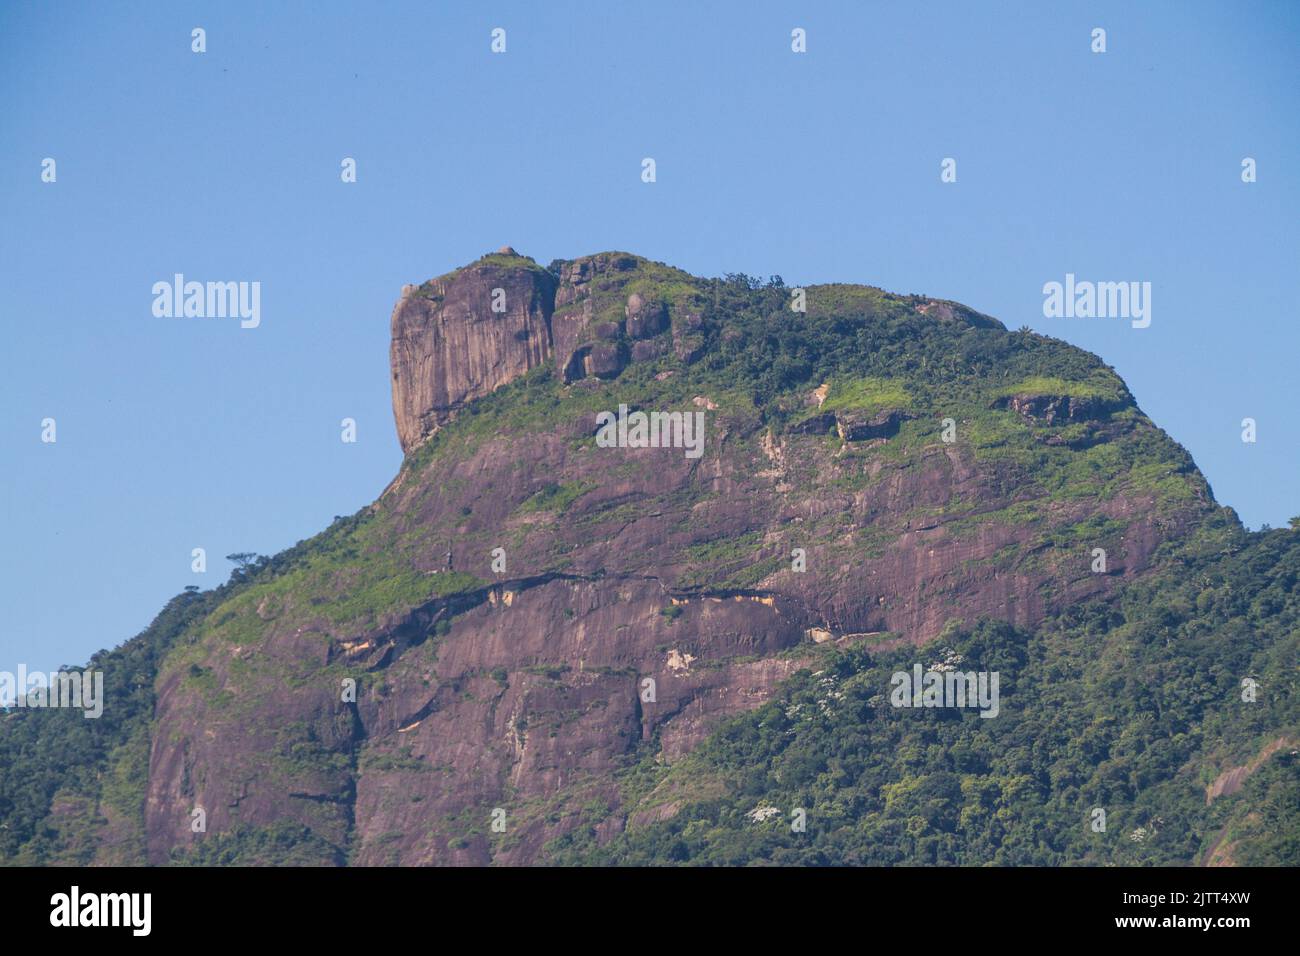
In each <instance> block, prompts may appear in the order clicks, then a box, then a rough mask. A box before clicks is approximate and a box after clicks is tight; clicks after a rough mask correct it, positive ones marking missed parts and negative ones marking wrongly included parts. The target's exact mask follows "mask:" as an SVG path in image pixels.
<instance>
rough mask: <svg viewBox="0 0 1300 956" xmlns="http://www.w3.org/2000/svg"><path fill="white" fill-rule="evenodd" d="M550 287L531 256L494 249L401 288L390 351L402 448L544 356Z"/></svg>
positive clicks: (546, 352)
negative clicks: (463, 265) (483, 257)
mask: <svg viewBox="0 0 1300 956" xmlns="http://www.w3.org/2000/svg"><path fill="white" fill-rule="evenodd" d="M500 259H504V260H506V261H505V263H504V264H503V263H501V262H499V261H497V260H500ZM511 259H516V260H518V264H517V265H516V264H514V263H512V262H510V261H509V260H511ZM555 285H556V280H555V277H554V276H553V275H551V274H550V273H549V272H547V271H546V270H545V269H542V268H539V267H537V266H536V265H535V264H534V263H533V262H532V260H531V259H522V258H521V257H518V256H511V255H502V254H498V255H497V256H496V257H488V259H487V260H485V261H483V262H481V263H478V264H475V265H473V266H468V267H466V268H464V269H460V270H458V271H456V272H454V273H452V274H450V275H448V276H443V277H442V278H439V279H433V280H431V281H429V282H426V283H425V284H424V285H422V286H419V287H418V288H413V287H411V286H407V287H406V289H405V290H403V295H402V298H401V299H400V300H399V301H398V303H397V305H396V307H395V308H394V309H393V318H392V336H393V338H392V346H391V350H390V352H391V362H392V380H393V415H394V417H395V418H396V420H397V434H398V438H399V439H400V441H401V443H402V450H403V451H407V452H409V451H410V450H411V449H412V448H414V447H415V446H416V445H418V444H419V443H420V442H421V441H423V440H424V439H425V438H426V437H428V436H429V435H430V434H431V433H432V432H433V431H434V430H435V429H436V428H437V427H438V426H439V425H441V424H443V423H444V422H446V421H447V420H448V419H449V418H450V417H451V415H452V414H453V413H454V412H455V411H456V410H457V409H459V408H462V407H463V406H464V405H465V404H466V403H468V402H470V401H473V400H474V399H476V398H481V397H483V396H484V395H488V394H490V393H491V392H493V391H495V390H496V389H497V388H499V387H501V386H502V385H504V384H506V383H507V382H510V381H513V380H514V379H516V378H518V377H519V376H520V375H523V374H525V373H526V372H527V371H528V370H529V369H532V368H535V367H536V366H538V365H541V364H542V363H543V362H545V361H547V360H548V359H549V358H550V356H551V347H552V346H551V324H550V322H551V310H552V309H553V308H554V303H555ZM407 290H409V291H407Z"/></svg>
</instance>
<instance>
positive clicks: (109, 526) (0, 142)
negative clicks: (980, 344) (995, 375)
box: [0, 2, 1300, 670]
mask: <svg viewBox="0 0 1300 956" xmlns="http://www.w3.org/2000/svg"><path fill="white" fill-rule="evenodd" d="M679 10H680V11H681V12H680V13H679V12H677V11H679ZM195 26H202V27H204V28H205V29H206V30H207V45H208V51H207V53H205V54H203V55H197V54H194V53H191V52H190V31H191V29H192V28H193V27H195ZM498 26H499V27H503V28H505V30H506V31H507V52H506V53H505V54H503V55H493V54H492V53H491V52H490V50H489V44H490V37H489V34H490V31H491V30H492V29H493V28H494V27H498ZM796 26H799V27H804V28H805V29H806V30H807V36H808V52H807V53H806V54H805V55H796V54H793V53H792V52H791V51H790V31H791V29H792V28H793V27H796ZM1096 26H1101V27H1104V28H1105V29H1106V30H1107V31H1108V48H1109V49H1108V52H1106V53H1105V54H1102V55H1096V54H1093V53H1091V52H1090V50H1089V45H1090V36H1089V35H1090V32H1091V30H1092V28H1093V27H1096ZM1298 40H1300V4H1295V3H1282V2H1275V3H1222V4H1216V5H1211V4H1204V3H1186V2H1178V3H1141V4H1131V3H1123V4H1120V3H1116V4H1105V3H1089V4H1057V3H1051V4H1043V3H1024V4H1006V3H998V4H993V3H988V4H983V3H974V2H960V3H925V2H916V3H890V4H875V3H856V2H854V3H843V4H831V3H818V4H795V3H784V4H777V3H761V4H755V3H749V2H746V3H734V4H695V3H690V4H687V3H652V4H631V3H627V4H624V3H619V4H611V3H589V4H580V5H579V4H574V5H570V4H564V3H547V4H512V3H463V4H454V3H453V4H447V3H438V4H435V3H418V4H417V3H412V4H406V3H353V4H342V3H312V4H307V3H302V4H296V3H275V4H267V5H262V4H257V5H254V4H251V3H211V4H186V3H144V4H100V3H94V4H92V3H14V2H5V3H3V5H0V321H3V328H4V336H3V340H2V341H3V346H2V349H3V351H2V354H3V363H2V366H0V401H2V404H0V410H2V411H0V429H3V431H2V433H0V465H2V467H0V474H2V475H3V479H2V481H3V487H2V491H3V502H2V503H3V512H2V513H0V536H2V537H3V541H4V545H5V547H4V555H5V556H4V567H3V574H0V669H3V670H14V669H15V668H16V665H17V664H18V663H20V662H21V663H25V664H27V665H28V666H29V667H30V668H49V667H53V666H56V665H58V664H60V663H78V662H83V661H84V660H85V659H86V657H87V656H88V655H89V654H90V653H91V652H93V651H94V650H96V649H98V648H101V647H108V646H113V645H116V644H118V643H120V642H121V641H122V640H124V639H126V638H128V637H130V636H131V635H133V634H135V633H136V632H137V631H139V630H140V629H141V628H142V627H143V626H144V625H146V624H147V623H148V622H149V620H150V619H151V618H152V616H153V615H154V614H155V613H156V612H157V610H158V609H159V608H160V607H161V605H162V603H163V602H164V601H165V600H166V599H167V598H168V597H170V596H171V595H173V594H175V593H177V592H178V591H180V590H181V589H182V588H183V587H185V586H186V585H188V584H199V585H200V586H202V587H205V588H207V587H211V586H214V585H216V584H218V583H220V581H222V580H224V579H225V577H226V576H227V574H228V571H229V565H228V563H227V562H225V561H224V560H223V557H222V556H223V555H225V554H227V553H229V552H232V551H236V550H248V551H257V552H261V553H268V554H269V553H274V552H276V551H279V550H281V549H282V548H284V547H287V546H289V545H291V544H293V543H294V542H295V541H297V540H299V539H301V538H304V537H307V536H309V535H311V534H313V533H315V532H317V531H319V530H320V529H322V528H324V527H325V526H326V525H327V524H328V523H329V522H330V520H331V519H332V518H333V516H334V515H336V514H350V513H352V512H353V511H355V510H357V509H358V508H359V507H361V506H363V505H365V504H367V503H368V502H370V501H372V500H373V499H374V498H375V497H376V496H377V495H378V493H379V492H380V491H381V490H382V488H383V487H384V485H385V484H386V483H387V482H388V480H389V479H390V478H391V477H392V476H393V475H394V473H395V472H396V469H397V467H398V464H399V462H400V457H401V455H400V451H399V448H398V445H397V440H396V437H395V434H394V428H393V423H392V412H391V406H390V400H389V376H388V333H389V326H388V323H389V315H390V311H391V309H392V306H393V303H394V301H395V300H396V298H397V296H398V294H399V291H400V289H401V287H402V285H403V283H407V282H419V281H423V280H424V279H426V278H429V277H431V276H434V275H437V274H439V273H442V272H445V271H447V270H449V269H451V268H454V267H455V266H457V265H461V264H463V263H465V262H468V261H470V260H472V259H474V258H476V257H477V256H479V255H480V254H482V253H484V252H487V251H490V250H493V249H495V248H497V247H498V246H500V245H502V244H505V243H509V244H511V245H513V246H514V247H515V248H516V249H518V250H519V251H520V252H523V253H525V254H527V255H531V256H533V257H534V258H535V259H537V260H538V261H539V262H541V263H543V264H545V263H547V262H549V261H550V260H551V259H553V258H571V257H575V256H578V255H582V254H586V253H591V252H595V251H600V250H605V249H625V250H629V251H632V252H636V253H639V254H641V255H645V256H648V257H650V258H653V259H660V260H664V261H667V262H670V263H672V264H674V265H677V266H680V267H682V268H684V269H686V270H688V271H690V272H693V273H696V274H703V275H719V274H722V273H725V272H747V273H750V274H755V275H762V276H767V275H770V274H774V273H776V274H780V275H781V276H783V277H784V278H785V280H786V281H787V283H790V284H811V283H816V282H826V281H851V282H863V283H869V284H874V285H879V286H882V287H884V288H887V289H891V290H894V291H898V292H903V293H907V292H923V293H927V294H930V295H933V296H937V297H943V298H951V299H956V300H959V301H961V302H964V303H967V304H969V305H971V306H973V307H974V308H977V309H979V310H981V311H983V312H986V313H989V314H991V315H994V316H997V317H998V318H1000V319H1001V320H1002V321H1003V322H1005V323H1006V324H1007V325H1008V326H1010V327H1012V328H1015V327H1018V326H1020V325H1022V324H1027V325H1030V326H1032V327H1033V328H1035V329H1037V330H1039V331H1041V332H1044V333H1047V334H1050V335H1055V336H1059V337H1061V338H1064V339H1067V340H1068V341H1070V342H1073V343H1075V344H1077V345H1080V346H1082V347H1084V348H1086V349H1089V350H1091V351H1094V352H1096V353H1098V354H1099V355H1101V356H1102V357H1103V358H1104V359H1105V360H1106V361H1107V362H1109V363H1110V364H1112V365H1113V366H1115V368H1116V369H1117V370H1118V371H1119V373H1120V374H1121V375H1122V376H1123V377H1124V378H1125V379H1126V380H1127V382H1128V383H1129V386H1130V388H1131V389H1132V390H1133V392H1134V394H1135V395H1136V396H1137V399H1138V401H1139V403H1140V404H1141V405H1142V407H1143V408H1144V409H1145V410H1146V411H1147V412H1148V413H1149V414H1150V415H1151V416H1152V417H1153V418H1154V419H1155V420H1156V421H1157V422H1158V423H1159V424H1161V425H1162V426H1163V427H1164V428H1166V429H1167V430H1168V431H1169V432H1170V433H1171V434H1172V435H1173V436H1174V438H1176V439H1177V440H1178V441H1180V442H1182V443H1183V444H1184V445H1185V446H1186V447H1187V448H1188V449H1189V450H1190V451H1191V452H1192V454H1193V455H1194V456H1195V458H1196V461H1197V462H1198V463H1199V464H1200V466H1201V468H1202V469H1203V470H1204V472H1205V473H1206V475H1207V476H1208V477H1209V480H1210V482H1211V484H1212V486H1213V488H1214V491H1215V494H1216V496H1217V498H1218V499H1219V500H1220V501H1221V502H1223V503H1225V504H1229V505H1231V506H1233V507H1234V508H1236V509H1237V511H1238V512H1239V513H1240V514H1241V516H1242V518H1243V519H1244V520H1245V521H1246V522H1247V523H1248V524H1249V525H1251V526H1252V527H1258V526H1259V525H1260V524H1261V523H1264V522H1268V523H1271V524H1273V525H1274V526H1277V525H1281V524H1285V522H1286V519H1287V518H1288V517H1290V516H1291V515H1293V514H1297V513H1300V482H1297V466H1298V465H1300V453H1298V450H1300V423H1298V412H1297V398H1298V397H1300V389H1298V388H1297V369H1296V364H1297V355H1298V354H1300V333H1298V332H1297V306H1296V301H1297V288H1296V287H1297V280H1298V279H1300V186H1298V185H1297V163H1298V162H1300V148H1298V147H1300V142H1298V138H1300V123H1298V122H1297V120H1298V119H1300V71H1298V70H1297V53H1296V51H1297V46H1298V43H1297V41H1298ZM345 156H351V157H355V158H356V160H357V162H358V173H359V182H357V183H356V184H355V185H345V184H343V183H341V182H340V179H339V163H340V161H341V160H342V158H343V157H345ZM645 156H652V157H654V158H655V159H656V161H657V163H658V182H657V183H655V184H653V185H645V184H643V183H642V182H641V181H640V163H641V159H642V157H645ZM1246 156H1251V157H1254V158H1255V159H1256V160H1257V162H1258V177H1259V181H1258V182H1257V183H1255V184H1253V185H1245V184H1243V183H1242V182H1241V179H1240V163H1241V160H1242V158H1243V157H1246ZM45 157H53V158H54V159H56V161H57V164H58V165H57V174H58V181H57V182H56V183H54V184H44V183H42V182H41V180H40V171H41V169H40V166H41V161H42V159H44V158H45ZM944 157H954V158H956V160H957V162H958V181H957V183H955V184H942V183H940V181H939V164H940V161H941V160H942V159H943V158H944ZM175 272H183V273H185V274H186V275H187V276H189V277H191V278H197V279H201V280H207V279H214V280H216V279H220V280H247V281H252V280H257V281H260V282H261V283H262V324H261V327H260V328H258V329H255V330H242V329H240V328H238V325H237V323H236V322H233V321H221V320H211V321H209V320H200V319H189V320H185V319H160V318H154V317H153V315H152V313H151V304H152V294H151V291H150V290H151V286H152V284H153V283H154V282H156V281H159V280H166V279H169V278H170V277H171V276H172V274H173V273H175ZM1067 272H1073V273H1075V274H1076V275H1078V276H1079V277H1080V278H1093V279H1098V280H1128V279H1134V280H1146V281H1150V282H1152V284H1153V302H1152V306H1153V321H1152V324H1151V327H1150V328H1148V329H1145V330H1134V329H1132V328H1130V326H1129V325H1128V323H1127V322H1121V321H1103V320H1091V321H1088V320H1066V319H1045V318H1044V317H1043V315H1042V301H1043V295H1042V291H1041V290H1042V286H1043V283H1045V282H1047V281H1050V280H1054V279H1055V280H1058V281H1059V280H1062V279H1063V278H1064V275H1065V274H1066V273H1067ZM1246 416H1250V417H1254V418H1256V419H1257V420H1258V423H1259V441H1258V443H1257V444H1255V445H1246V444H1243V443H1242V441H1241V440H1240V428H1239V423H1240V421H1241V419H1242V418H1243V417H1246ZM46 417H53V418H55V419H56V420H57V422H58V441H57V444H55V445H47V444H42V443H41V441H40V422H41V420H42V419H43V418H46ZM344 417H352V418H355V419H356V420H357V422H358V427H359V441H358V443H357V444H355V445H347V444H344V443H342V442H341V441H340V440H339V421H340V419H342V418H344ZM194 547H205V548H206V549H207V552H208V557H209V570H208V573H207V574H206V575H203V576H198V575H194V574H192V573H191V572H190V551H191V549H192V548H194Z"/></svg>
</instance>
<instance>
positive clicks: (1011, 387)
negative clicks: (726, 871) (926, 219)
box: [0, 248, 1300, 865]
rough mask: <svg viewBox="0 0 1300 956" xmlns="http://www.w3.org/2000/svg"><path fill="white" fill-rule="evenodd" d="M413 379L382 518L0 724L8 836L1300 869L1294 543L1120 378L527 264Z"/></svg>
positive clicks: (220, 847)
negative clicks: (1147, 411)
mask: <svg viewBox="0 0 1300 956" xmlns="http://www.w3.org/2000/svg"><path fill="white" fill-rule="evenodd" d="M391 360H392V383H391V384H392V392H393V409H394V416H395V419H396V425H397V432H398V436H399V439H400V441H401V444H402V448H403V451H404V452H405V460H404V462H403V465H402V467H401V470H400V472H399V474H398V475H397V476H396V477H395V478H394V479H393V481H392V483H391V484H390V485H389V486H388V487H387V488H386V489H385V490H384V492H383V493H382V494H381V495H380V496H379V498H378V500H377V501H375V502H374V504H372V505H370V506H369V507H366V508H364V509H362V510H361V511H360V512H358V513H357V514H355V515H352V516H350V517H347V518H340V519H336V520H335V521H334V523H333V524H332V525H331V526H330V527H329V528H327V529H326V530H325V531H323V532H322V533H321V534H319V535H317V536H316V537H314V538H312V539H310V540H307V541H304V542H301V543H299V544H298V545H296V546H295V547H293V548H290V549H289V550H287V551H285V552H282V553H281V554H279V555H276V556H275V557H273V558H262V559H259V560H258V561H256V562H254V563H253V564H251V565H249V566H247V567H244V568H240V569H239V570H237V571H236V572H235V573H234V574H233V575H232V577H231V579H230V581H229V582H227V583H226V584H225V585H223V586H221V587H219V588H217V589H215V590H212V591H208V592H201V593H200V592H197V591H193V590H188V591H187V592H185V593H183V594H181V595H178V596H177V597H176V598H174V599H173V600H172V601H171V602H170V603H169V604H168V605H167V607H166V608H164V610H163V611H162V613H161V614H160V615H159V616H158V618H157V619H156V620H155V621H154V622H153V623H152V624H151V625H150V627H149V628H148V629H146V630H145V631H144V632H143V633H142V634H141V635H139V636H138V637H136V638H134V639H132V640H130V641H127V642H126V643H125V644H123V645H122V646H121V647H119V648H117V649H115V650H112V651H104V652H100V653H99V654H97V655H95V656H94V657H93V658H92V659H91V661H90V664H89V666H90V667H93V668H97V669H102V670H103V671H104V672H105V674H106V687H107V697H108V700H107V703H106V705H105V709H104V715H103V717H102V718H100V719H99V720H85V719H83V718H82V717H81V715H80V714H79V713H73V712H69V711H58V710H34V709H24V710H13V711H10V712H9V713H8V714H6V715H5V716H4V717H3V718H2V719H0V822H2V823H3V826H0V854H2V855H3V859H5V860H6V861H9V862H20V863H114V862H118V863H121V862H128V863H138V862H149V863H153V864H163V863H169V862H170V863H191V864H217V863H240V864H248V863H319V864H345V863H351V864H358V865H384V864H403V865H426V864H487V863H494V864H536V863H646V864H662V863H679V862H697V863H762V862H775V863H884V864H908V863H1009V864H1053V865H1055V864H1062V863H1112V862H1122V863H1154V864H1186V863H1193V862H1214V863H1233V862H1266V863H1290V864H1294V863H1296V862H1300V846H1298V844H1297V841H1300V827H1298V826H1297V812H1296V807H1297V806H1300V800H1297V797H1298V796H1300V778H1298V776H1297V775H1298V774H1300V769H1298V765H1297V759H1296V757H1297V747H1300V715H1298V714H1297V708H1296V700H1297V696H1296V670H1295V662H1296V660H1297V651H1298V650H1300V647H1297V642H1298V641H1300V628H1298V627H1297V610H1300V596H1298V595H1297V575H1298V574H1300V534H1298V533H1296V532H1295V531H1289V530H1280V531H1265V532H1259V533H1249V532H1247V531H1245V530H1244V529H1243V528H1242V527H1241V524H1240V522H1239V521H1238V520H1237V517H1236V515H1235V514H1234V513H1233V512H1232V511H1231V510H1230V509H1228V508H1224V507H1221V506H1219V505H1217V504H1216V503H1215V501H1214V499H1213V496H1212V494H1211V491H1210V488H1209V486H1208V484H1207V483H1206V481H1205V479H1204V477H1203V476H1202V475H1201V474H1200V472H1199V471H1198V470H1197V468H1196V466H1195V464H1194V463H1193V461H1192V460H1191V458H1190V456H1189V455H1188V454H1187V453H1186V452H1185V451H1184V450H1183V449H1182V448H1181V447H1179V446H1178V445H1177V444H1176V443H1175V442H1174V441H1172V440H1171V439H1170V438H1169V436H1167V435H1166V434H1165V433H1164V432H1162V431H1161V430H1160V429H1159V428H1158V427H1156V426H1155V425H1154V424H1153V423H1152V422H1151V421H1150V420H1149V419H1148V418H1147V416H1146V415H1144V414H1143V413H1142V412H1141V410H1140V409H1139V408H1138V407H1137V405H1136V404H1135V402H1134V399H1133V396H1132V395H1131V394H1130V393H1129V391H1128V389H1127V388H1126V387H1125V385H1124V383H1123V382H1122V381H1121V380H1120V379H1119V377H1118V376H1117V375H1116V374H1115V373H1114V371H1113V370H1112V369H1110V368H1109V367H1107V366H1106V365H1105V364H1104V363H1103V362H1102V361H1101V360H1099V359H1098V358H1097V357H1095V356H1093V355H1090V354H1088V353H1086V352H1083V351H1081V350H1079V349H1076V348H1074V347H1072V346H1069V345H1067V344H1065V343H1063V342H1060V341H1057V340H1054V339H1051V338H1048V337H1045V336H1041V335H1038V334H1035V333H1033V332H1031V331H1028V330H1021V331H1018V332H1011V331H1008V330H1007V329H1006V328H1005V327H1004V326H1003V325H1002V324H1001V323H999V322H998V321H996V320H995V319H992V318H990V317H988V316H985V315H981V314H980V313H978V312H975V311H973V310H971V309H969V308H967V307H965V306H962V305H960V304H957V303H955V302H948V301H940V300H935V299H931V298H928V297H925V296H920V295H896V294H892V293H889V292H885V291H882V290H880V289H876V288H871V287H866V286H859V285H841V284H834V285H822V286H809V287H807V288H802V289H791V288H787V287H785V285H784V283H783V282H782V281H781V280H780V279H779V278H778V277H773V278H772V279H771V280H769V281H767V282H760V281H758V280H755V279H751V278H749V277H747V276H744V275H731V276H727V277H725V278H722V279H702V278H698V277H694V276H691V275H688V274H686V273H684V272H682V271H680V270H677V269H674V268H672V267H669V266H666V265H663V264H661V263H656V262H650V261H648V260H645V259H643V258H640V257H637V256H634V255H630V254H627V253H621V252H610V253H601V254H598V255H593V256H587V257H584V258H580V259H575V260H565V261H557V262H553V263H551V264H550V266H549V267H546V268H543V267H541V266H540V265H538V264H537V263H536V262H534V261H533V260H532V259H529V258H527V257H524V256H520V255H518V254H517V253H515V252H514V251H513V250H511V249H509V248H505V249H502V250H500V251H499V252H497V253H494V254H491V255H487V256H484V257H483V258H481V259H479V260H478V261H476V262H474V263H472V264H470V265H468V266H465V267H463V268H461V269H458V270H456V271H454V272H452V273H449V274H447V275H444V276H441V277H439V278H436V279H433V280H430V281H428V282H425V283H423V284H422V285H419V286H415V285H410V286H407V287H405V288H404V289H403V290H402V294H401V298H400V300H399V301H398V303H397V305H396V307H395V308H394V310H393V314H392V350H391ZM651 423H653V427H654V437H655V440H654V441H650V440H649V439H648V434H647V432H646V431H644V430H643V426H645V427H649V426H650V425H651ZM638 439H646V440H645V441H638ZM914 667H921V668H923V669H924V670H925V671H927V672H936V673H940V674H943V673H946V672H955V673H958V674H964V673H966V672H970V673H971V674H972V675H974V674H975V673H976V672H978V673H980V674H986V675H987V674H996V675H998V678H999V680H1000V689H999V700H998V703H997V706H996V708H994V709H995V710H996V716H995V715H994V714H993V713H991V712H990V710H989V708H987V707H986V708H984V709H983V710H982V711H981V710H977V709H972V708H970V707H967V708H960V707H937V708H936V707H921V708H913V707H900V706H895V704H896V703H897V700H896V698H895V696H894V693H893V686H892V685H893V681H894V677H895V675H896V674H900V673H901V674H904V675H907V674H909V673H911V672H912V671H913V668H914ZM941 679H942V678H941ZM1243 682H1245V683H1243ZM353 687H355V692H354V693H353V692H352V688H353ZM1247 697H1253V698H1254V699H1253V700H1247V699H1245V698H1247ZM916 700H917V702H919V701H920V697H919V696H918V697H917V698H916ZM198 809H201V810H202V815H201V816H202V821H203V823H204V826H203V827H202V828H201V832H195V830H196V828H197V824H196V823H195V822H194V821H195V820H196V812H195V811H196V810H198ZM1099 809H1100V810H1103V811H1104V813H1105V820H1106V824H1105V828H1104V829H1100V830H1099V829H1096V821H1097V819H1098V817H1097V815H1096V811H1097V810H1099ZM800 814H802V829H799V828H797V827H793V828H792V825H791V821H792V820H798V819H800Z"/></svg>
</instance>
